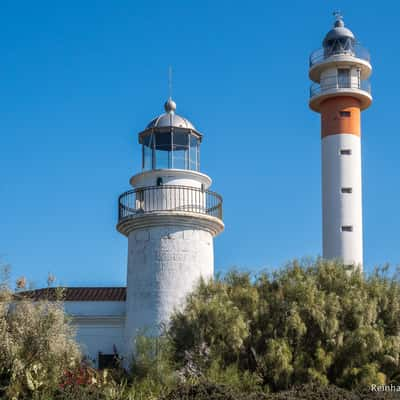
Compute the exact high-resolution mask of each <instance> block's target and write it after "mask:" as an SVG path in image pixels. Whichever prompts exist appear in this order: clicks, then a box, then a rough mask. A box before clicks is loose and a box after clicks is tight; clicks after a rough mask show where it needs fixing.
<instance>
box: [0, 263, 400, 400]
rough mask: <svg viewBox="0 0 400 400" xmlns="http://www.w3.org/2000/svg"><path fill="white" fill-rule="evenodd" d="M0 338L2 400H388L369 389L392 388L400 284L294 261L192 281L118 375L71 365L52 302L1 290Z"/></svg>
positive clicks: (71, 353) (396, 376)
mask: <svg viewBox="0 0 400 400" xmlns="http://www.w3.org/2000/svg"><path fill="white" fill-rule="evenodd" d="M5 282H6V281H5ZM61 295H62V294H60V296H61ZM0 335H1V338H2V340H1V341H0V386H1V390H2V394H3V396H4V397H6V398H10V399H12V398H15V399H31V398H37V399H59V400H64V399H76V400H79V399H82V400H83V399H104V400H108V399H110V400H111V399H115V400H118V399H121V400H122V399H130V400H139V399H140V400H178V399H193V400H203V399H210V400H213V399H215V400H216V399H218V400H230V399H231V400H245V399H246V400H281V399H288V400H300V399H307V400H312V399H316V400H319V399H326V400H335V399H341V400H361V399H364V400H367V399H368V400H369V399H382V400H384V399H395V398H400V392H397V393H396V392H394V393H382V392H371V389H370V387H371V385H393V386H392V388H393V387H397V385H399V386H398V387H399V388H400V361H399V360H400V281H399V279H398V276H397V275H396V274H395V275H394V276H388V272H387V268H383V269H379V270H376V271H375V272H374V273H373V274H371V275H370V276H368V277H364V276H363V275H362V274H361V273H359V272H350V271H349V270H348V269H346V268H345V267H344V266H343V265H341V264H339V263H335V262H327V261H323V260H317V261H315V262H302V263H300V262H297V261H294V262H292V263H290V264H289V265H287V266H286V267H285V268H283V269H281V270H280V271H277V272H275V273H271V274H269V273H261V274H259V275H257V276H252V275H251V274H249V273H243V272H237V271H233V272H230V273H228V274H227V275H225V276H223V277H220V278H217V279H216V280H214V281H211V282H204V281H202V282H200V283H199V285H198V287H197V289H196V290H195V291H194V292H193V293H192V294H190V295H189V296H188V298H187V302H186V307H185V308H184V309H183V310H182V311H180V312H176V313H175V314H174V315H173V317H172V320H171V322H170V324H169V326H168V327H167V328H166V329H165V332H164V333H163V335H162V336H161V337H159V338H151V337H147V336H139V337H137V338H136V352H135V356H134V358H133V360H132V365H131V369H130V371H129V373H125V372H124V371H122V370H119V371H97V370H95V369H93V368H92V367H91V366H90V365H87V364H85V363H83V362H82V360H81V356H80V354H79V349H78V346H77V344H76V343H75V342H74V332H73V329H72V327H71V325H70V322H69V321H68V318H66V316H65V315H64V312H63V306H62V301H61V298H60V301H56V302H47V301H40V302H35V303H32V302H31V301H30V300H27V299H26V298H23V297H18V293H17V296H16V294H15V293H13V292H12V291H11V290H10V286H9V284H7V283H3V284H2V286H1V289H0ZM3 338H4V339H3Z"/></svg>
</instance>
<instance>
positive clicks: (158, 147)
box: [154, 132, 172, 169]
mask: <svg viewBox="0 0 400 400" xmlns="http://www.w3.org/2000/svg"><path fill="white" fill-rule="evenodd" d="M154 136H155V159H156V161H155V168H156V169H161V168H171V150H172V143H171V138H172V136H171V132H165V133H164V132H163V133H160V132H159V133H156V134H155V135H154Z"/></svg>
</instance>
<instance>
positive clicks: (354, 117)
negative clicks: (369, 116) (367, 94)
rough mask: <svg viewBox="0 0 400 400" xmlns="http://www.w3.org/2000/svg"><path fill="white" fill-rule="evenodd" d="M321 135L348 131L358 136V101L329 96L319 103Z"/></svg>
mask: <svg viewBox="0 0 400 400" xmlns="http://www.w3.org/2000/svg"><path fill="white" fill-rule="evenodd" d="M320 112H321V137H325V136H329V135H337V134H340V133H350V134H352V135H356V136H360V135H361V128H360V102H359V100H357V99H355V98H353V97H348V96H340V97H331V98H329V99H327V100H325V101H324V102H323V103H322V104H321V110H320Z"/></svg>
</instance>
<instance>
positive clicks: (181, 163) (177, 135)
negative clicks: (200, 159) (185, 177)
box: [173, 131, 190, 169]
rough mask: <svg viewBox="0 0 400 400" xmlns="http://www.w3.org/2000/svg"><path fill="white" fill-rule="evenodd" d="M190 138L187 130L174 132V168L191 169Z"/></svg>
mask: <svg viewBox="0 0 400 400" xmlns="http://www.w3.org/2000/svg"><path fill="white" fill-rule="evenodd" d="M189 138H190V135H189V133H187V132H179V131H175V132H174V137H173V144H174V146H173V147H174V153H173V168H175V169H189Z"/></svg>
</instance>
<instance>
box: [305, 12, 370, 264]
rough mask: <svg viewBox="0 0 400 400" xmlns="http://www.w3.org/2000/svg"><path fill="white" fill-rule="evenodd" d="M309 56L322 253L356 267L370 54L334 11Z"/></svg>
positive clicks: (359, 249)
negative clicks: (316, 120)
mask: <svg viewBox="0 0 400 400" xmlns="http://www.w3.org/2000/svg"><path fill="white" fill-rule="evenodd" d="M335 15H336V21H335V23H334V27H333V29H331V30H330V31H329V32H328V33H327V35H326V36H325V38H324V40H323V42H322V49H319V50H317V51H315V52H313V53H312V54H311V56H310V69H309V77H310V79H311V80H312V81H313V82H314V83H313V84H312V86H311V89H310V102H309V105H310V108H311V109H312V110H314V111H316V112H319V113H320V114H321V139H322V224H323V228H322V231H323V232H322V238H323V240H322V241H323V257H324V258H326V259H333V258H336V259H340V260H341V261H343V262H344V263H345V264H346V265H353V266H358V267H360V268H362V264H363V228H362V187H361V140H360V139H361V125H360V118H361V111H362V110H365V109H366V108H368V107H369V106H370V105H371V102H372V97H371V90H370V84H369V81H368V78H369V76H370V75H371V72H372V67H371V63H370V57H369V54H368V52H367V50H366V49H364V48H362V47H361V46H360V45H359V43H358V41H357V40H356V37H355V36H354V34H353V33H352V32H351V31H350V30H349V29H348V28H347V27H345V25H344V22H343V18H342V16H341V15H340V14H339V13H336V14H335Z"/></svg>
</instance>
